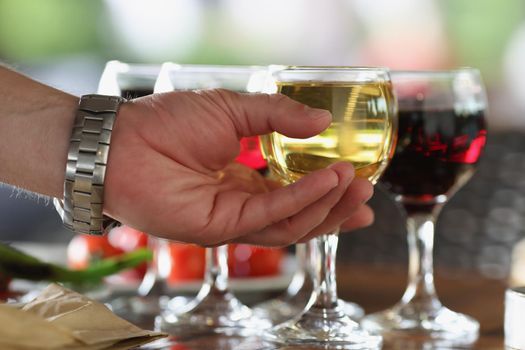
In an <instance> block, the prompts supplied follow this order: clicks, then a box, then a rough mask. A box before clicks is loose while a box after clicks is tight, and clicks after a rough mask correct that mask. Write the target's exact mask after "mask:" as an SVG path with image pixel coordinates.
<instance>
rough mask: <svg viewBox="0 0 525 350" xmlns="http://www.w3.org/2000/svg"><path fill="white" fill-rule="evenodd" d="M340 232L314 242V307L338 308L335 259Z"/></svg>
mask: <svg viewBox="0 0 525 350" xmlns="http://www.w3.org/2000/svg"><path fill="white" fill-rule="evenodd" d="M338 233H339V231H335V232H333V233H332V234H326V235H321V236H319V237H317V238H315V239H313V240H311V241H310V242H311V243H310V244H312V245H313V246H312V258H313V262H314V269H315V290H316V293H315V301H314V304H313V307H315V308H322V309H334V308H335V307H336V306H337V300H338V299H337V284H336V276H335V259H336V252H337V243H338V240H339V235H338Z"/></svg>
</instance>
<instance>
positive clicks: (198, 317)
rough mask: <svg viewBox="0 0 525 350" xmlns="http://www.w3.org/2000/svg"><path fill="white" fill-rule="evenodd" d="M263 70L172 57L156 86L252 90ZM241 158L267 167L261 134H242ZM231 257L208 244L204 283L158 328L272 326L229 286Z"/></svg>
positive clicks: (233, 330)
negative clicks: (192, 62) (182, 61)
mask: <svg viewBox="0 0 525 350" xmlns="http://www.w3.org/2000/svg"><path fill="white" fill-rule="evenodd" d="M265 70H266V69H265V68H262V67H258V66H209V65H178V64H175V63H169V62H168V63H165V64H164V65H163V66H162V69H161V72H160V74H159V78H158V79H157V82H156V84H155V92H167V91H184V90H196V89H213V88H223V89H229V90H233V91H237V92H249V91H250V88H249V83H250V81H251V79H252V77H254V76H255V75H257V74H259V72H265ZM237 162H238V163H243V164H244V165H247V166H249V167H250V168H252V169H255V170H259V171H260V172H262V171H264V169H265V168H266V163H265V161H264V159H263V158H262V156H261V154H260V151H259V144H258V139H255V138H246V139H243V140H241V154H240V156H239V158H238V159H237ZM227 260H228V247H227V246H226V245H223V246H219V247H212V248H206V270H205V275H204V283H203V285H202V287H201V289H200V290H199V292H198V294H197V296H196V297H195V298H194V299H192V300H188V301H187V302H184V303H181V302H180V301H179V302H177V303H169V304H168V305H169V307H167V308H166V309H165V310H164V311H163V312H162V313H161V314H160V315H159V316H158V317H157V320H156V328H158V329H160V330H162V331H164V332H167V333H170V334H171V335H175V336H189V335H201V334H209V333H225V334H242V335H244V334H251V333H252V332H253V333H258V332H261V331H262V330H263V329H265V328H268V327H270V322H269V321H267V320H264V319H261V318H259V317H257V316H255V315H254V313H253V312H252V310H251V309H250V308H249V307H247V306H246V305H244V304H243V303H241V302H240V301H239V300H238V299H237V298H236V297H235V296H234V295H233V293H232V292H231V291H230V289H229V287H228V263H227ZM175 268H177V267H175ZM180 268H184V267H180ZM174 299H175V298H174ZM174 299H172V300H174ZM179 300H180V299H179Z"/></svg>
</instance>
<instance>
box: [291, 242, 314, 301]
mask: <svg viewBox="0 0 525 350" xmlns="http://www.w3.org/2000/svg"><path fill="white" fill-rule="evenodd" d="M307 246H308V245H307V244H306V243H298V244H296V245H295V260H296V261H297V270H296V271H295V273H294V275H293V277H292V281H291V282H290V284H289V285H288V288H287V289H286V295H287V296H288V297H292V296H294V295H296V294H297V293H298V292H299V290H300V289H301V288H302V287H303V285H304V283H305V281H306V279H307V278H310V276H309V275H308V273H309V272H308V271H309V270H310V268H309V267H308V264H309V259H308V256H307V250H308V251H309V248H308V249H307Z"/></svg>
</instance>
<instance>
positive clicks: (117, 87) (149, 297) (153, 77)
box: [98, 60, 168, 327]
mask: <svg viewBox="0 0 525 350" xmlns="http://www.w3.org/2000/svg"><path fill="white" fill-rule="evenodd" d="M160 69H161V65H160V64H134V63H133V64H132V63H124V62H120V61H116V60H114V61H109V62H107V63H106V66H105V68H104V71H103V72H102V75H101V77H100V81H99V85H98V93H99V94H105V95H118V96H122V97H124V98H128V99H129V98H138V97H142V96H147V95H150V94H152V93H153V89H154V86H155V82H156V81H157V77H158V75H159V72H160ZM148 247H149V248H150V249H151V250H152V251H153V252H154V259H153V261H152V262H150V263H149V264H148V269H147V271H146V274H145V276H144V278H143V280H142V282H141V284H140V286H139V287H138V289H137V294H136V295H133V296H122V297H119V298H113V299H112V300H111V301H110V302H109V305H110V306H111V308H112V310H113V311H114V312H115V313H117V314H120V315H123V316H124V317H125V318H127V319H129V320H130V321H133V322H135V323H137V324H139V325H142V326H146V327H150V326H151V325H152V324H153V321H154V318H155V316H156V315H158V313H159V312H160V310H161V308H160V305H159V300H161V298H162V296H164V295H165V294H166V278H165V277H166V276H162V275H161V273H159V271H163V269H162V266H165V264H161V262H162V261H165V260H166V255H167V254H168V252H167V251H163V250H162V249H161V248H162V247H161V246H160V244H159V239H157V238H153V237H151V236H149V237H148ZM159 267H160V269H159ZM164 275H166V274H164Z"/></svg>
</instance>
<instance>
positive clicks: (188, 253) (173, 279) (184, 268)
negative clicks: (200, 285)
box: [168, 242, 206, 283]
mask: <svg viewBox="0 0 525 350" xmlns="http://www.w3.org/2000/svg"><path fill="white" fill-rule="evenodd" d="M169 250H170V256H171V270H170V274H169V277H168V283H177V282H180V281H189V280H196V279H202V278H203V277H204V268H205V265H206V262H205V255H206V254H205V249H204V248H202V247H199V246H196V245H193V244H181V243H173V242H171V243H169Z"/></svg>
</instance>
